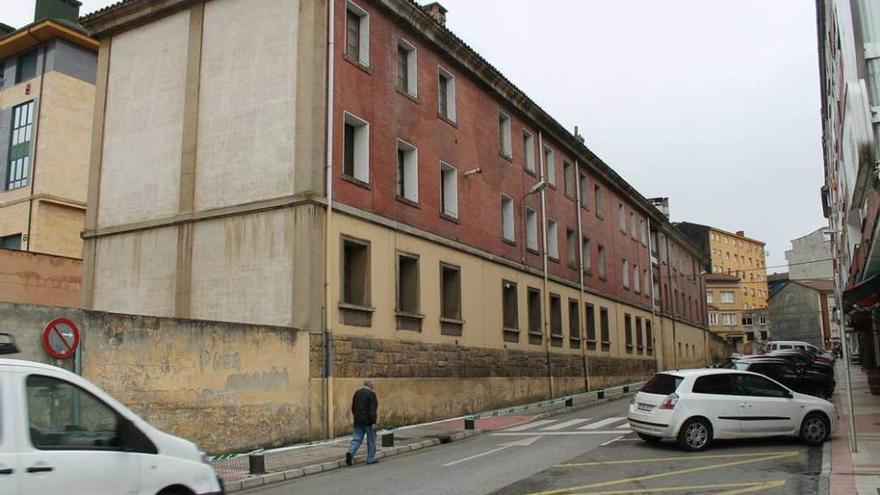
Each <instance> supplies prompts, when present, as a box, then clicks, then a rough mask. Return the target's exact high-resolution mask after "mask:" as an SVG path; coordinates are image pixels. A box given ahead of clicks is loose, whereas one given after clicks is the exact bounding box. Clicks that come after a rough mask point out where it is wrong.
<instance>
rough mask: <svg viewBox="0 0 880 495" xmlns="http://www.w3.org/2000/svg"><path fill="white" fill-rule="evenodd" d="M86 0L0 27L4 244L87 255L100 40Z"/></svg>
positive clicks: (65, 1)
mask: <svg viewBox="0 0 880 495" xmlns="http://www.w3.org/2000/svg"><path fill="white" fill-rule="evenodd" d="M79 6H80V2H78V1H76V0H37V2H36V8H35V15H34V22H33V23H31V24H29V25H27V26H24V27H21V28H19V29H12V28H9V29H6V30H5V31H6V32H4V33H0V172H2V173H0V178H2V182H0V248H5V249H14V250H19V249H20V250H24V251H30V252H37V253H43V254H50V255H59V256H65V257H71V258H80V257H81V256H82V240H81V239H80V233H81V232H82V230H83V226H84V221H85V211H86V182H87V176H88V167H89V146H90V143H91V129H92V111H93V108H94V94H95V86H94V84H95V63H96V59H97V49H98V42H97V41H95V40H94V39H92V38H90V37H89V36H88V35H87V34H86V33H85V31H84V29H83V28H82V27H81V26H79V25H78V24H77V17H78V12H79Z"/></svg>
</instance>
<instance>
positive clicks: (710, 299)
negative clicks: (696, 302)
mask: <svg viewBox="0 0 880 495" xmlns="http://www.w3.org/2000/svg"><path fill="white" fill-rule="evenodd" d="M706 303H707V304H715V293H714V292H712V291H711V290H707V291H706Z"/></svg>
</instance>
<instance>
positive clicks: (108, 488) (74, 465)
mask: <svg viewBox="0 0 880 495" xmlns="http://www.w3.org/2000/svg"><path fill="white" fill-rule="evenodd" d="M0 493H2V494H4V495H58V494H61V493H70V494H89V495H134V494H138V495H141V494H144V495H147V494H148V495H157V494H160V495H195V494H198V495H206V494H222V493H223V484H222V483H221V482H220V480H219V479H218V478H217V475H216V474H215V473H214V469H213V468H212V467H211V466H210V465H209V464H207V463H206V462H205V458H204V454H202V453H201V452H199V449H198V448H197V447H196V446H195V444H193V443H192V442H189V441H187V440H184V439H182V438H178V437H175V436H173V435H169V434H167V433H163V432H161V431H159V430H157V429H156V428H154V427H152V426H150V425H149V424H148V423H147V422H146V421H144V420H143V419H141V418H139V417H138V416H137V415H136V414H134V413H133V412H131V411H130V410H128V408H126V407H125V406H123V405H122V404H120V403H119V402H118V401H116V400H115V399H113V397H110V395H108V394H107V393H105V392H104V391H102V390H101V389H100V388H98V387H96V386H95V385H93V384H91V383H89V382H88V381H87V380H85V379H83V378H81V377H79V376H77V375H75V374H73V373H70V372H68V371H65V370H62V369H61V368H57V367H54V366H49V365H46V364H40V363H34V362H30V361H19V360H13V359H0Z"/></svg>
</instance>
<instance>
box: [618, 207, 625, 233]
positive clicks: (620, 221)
mask: <svg viewBox="0 0 880 495" xmlns="http://www.w3.org/2000/svg"><path fill="white" fill-rule="evenodd" d="M617 223H618V224H619V225H620V231H621V232H623V233H624V234H626V208H625V207H624V206H623V203H617Z"/></svg>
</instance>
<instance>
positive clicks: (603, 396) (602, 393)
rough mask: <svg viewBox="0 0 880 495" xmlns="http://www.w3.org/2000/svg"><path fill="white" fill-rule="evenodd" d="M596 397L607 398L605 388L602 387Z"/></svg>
mask: <svg viewBox="0 0 880 495" xmlns="http://www.w3.org/2000/svg"><path fill="white" fill-rule="evenodd" d="M596 397H597V398H599V399H604V398H605V389H604V388H600V389H599V391H598V392H596Z"/></svg>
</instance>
